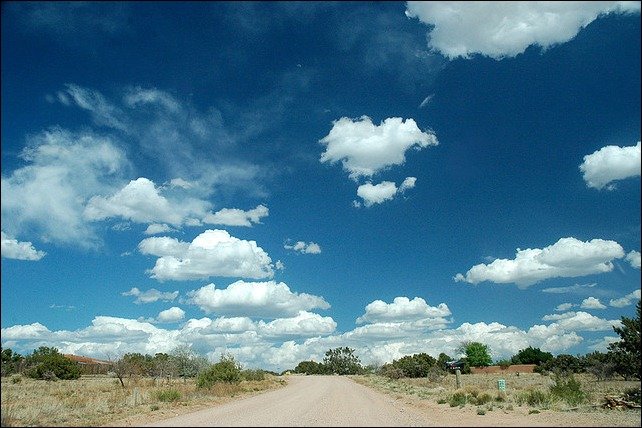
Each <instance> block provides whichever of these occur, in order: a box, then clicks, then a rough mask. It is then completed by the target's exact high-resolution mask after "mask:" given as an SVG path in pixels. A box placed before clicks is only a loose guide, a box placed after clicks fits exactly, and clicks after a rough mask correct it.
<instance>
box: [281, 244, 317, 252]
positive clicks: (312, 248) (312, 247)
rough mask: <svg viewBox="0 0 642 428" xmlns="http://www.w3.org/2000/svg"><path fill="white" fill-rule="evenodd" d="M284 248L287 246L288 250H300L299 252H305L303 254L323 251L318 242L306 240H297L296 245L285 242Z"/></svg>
mask: <svg viewBox="0 0 642 428" xmlns="http://www.w3.org/2000/svg"><path fill="white" fill-rule="evenodd" d="M283 248H285V249H286V250H292V251H298V252H299V253H303V254H320V253H321V246H320V245H319V244H317V243H316V242H308V243H306V242H304V241H297V242H296V243H295V244H294V245H290V244H285V245H283Z"/></svg>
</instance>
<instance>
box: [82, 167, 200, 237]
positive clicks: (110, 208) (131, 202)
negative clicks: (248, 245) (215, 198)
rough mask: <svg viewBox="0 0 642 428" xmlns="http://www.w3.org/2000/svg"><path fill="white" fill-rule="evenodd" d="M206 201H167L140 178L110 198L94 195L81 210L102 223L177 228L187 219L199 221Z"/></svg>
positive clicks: (159, 192)
mask: <svg viewBox="0 0 642 428" xmlns="http://www.w3.org/2000/svg"><path fill="white" fill-rule="evenodd" d="M210 206H211V204H210V203H209V202H207V201H203V200H199V199H195V198H190V197H182V198H180V199H176V200H169V199H167V198H166V197H164V196H163V195H161V189H160V188H157V187H156V185H155V184H154V182H152V181H151V180H149V179H147V178H145V177H140V178H137V179H136V180H132V181H130V182H129V183H128V184H127V185H126V186H125V187H123V188H122V189H120V190H119V191H118V192H116V193H115V194H114V195H113V196H110V197H107V198H105V197H102V196H94V197H92V198H91V199H90V200H89V203H88V204H87V207H86V208H85V213H84V215H85V217H86V218H88V219H90V220H103V219H106V218H110V217H122V218H124V219H126V220H131V221H133V222H136V223H156V222H158V223H169V224H171V225H173V226H180V225H181V224H183V223H184V222H185V221H186V219H188V218H190V217H197V218H201V217H203V216H205V213H206V212H207V210H208V209H209V208H210Z"/></svg>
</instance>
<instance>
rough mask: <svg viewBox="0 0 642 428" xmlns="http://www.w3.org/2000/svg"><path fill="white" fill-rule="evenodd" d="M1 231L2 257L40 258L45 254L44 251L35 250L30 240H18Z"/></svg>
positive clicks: (19, 258)
mask: <svg viewBox="0 0 642 428" xmlns="http://www.w3.org/2000/svg"><path fill="white" fill-rule="evenodd" d="M1 233H2V241H1V242H2V248H1V249H0V252H1V253H2V257H4V258H6V259H16V260H40V259H42V258H43V257H44V256H45V255H46V254H47V253H45V252H44V251H39V250H36V249H35V247H34V246H33V244H32V243H31V242H28V241H27V242H19V241H18V240H17V239H13V238H11V237H9V236H7V234H6V233H4V232H1Z"/></svg>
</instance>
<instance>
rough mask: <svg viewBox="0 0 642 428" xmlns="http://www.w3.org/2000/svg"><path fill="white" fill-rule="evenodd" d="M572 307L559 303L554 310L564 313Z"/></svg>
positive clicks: (568, 304)
mask: <svg viewBox="0 0 642 428" xmlns="http://www.w3.org/2000/svg"><path fill="white" fill-rule="evenodd" d="M573 306H574V305H573V304H572V303H561V304H559V305H557V307H556V308H555V310H556V311H558V312H565V311H568V310H569V309H571V308H572V307H573Z"/></svg>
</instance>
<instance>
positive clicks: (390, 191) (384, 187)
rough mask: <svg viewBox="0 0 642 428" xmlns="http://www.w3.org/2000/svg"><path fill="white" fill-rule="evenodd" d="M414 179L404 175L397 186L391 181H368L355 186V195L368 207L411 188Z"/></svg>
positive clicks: (414, 181)
mask: <svg viewBox="0 0 642 428" xmlns="http://www.w3.org/2000/svg"><path fill="white" fill-rule="evenodd" d="M416 181H417V178H415V177H406V178H405V179H404V181H403V182H402V183H401V185H400V186H399V187H397V185H396V184H395V183H393V182H392V181H382V182H381V183H379V184H372V183H370V182H368V183H365V184H362V185H361V186H359V187H358V188H357V196H359V197H360V198H361V199H363V203H364V205H365V206H366V207H370V206H372V205H374V204H381V203H383V202H385V201H389V200H391V199H393V198H394V197H395V196H397V195H398V194H400V193H403V192H405V191H406V190H407V189H412V188H413V187H415V183H416Z"/></svg>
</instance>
